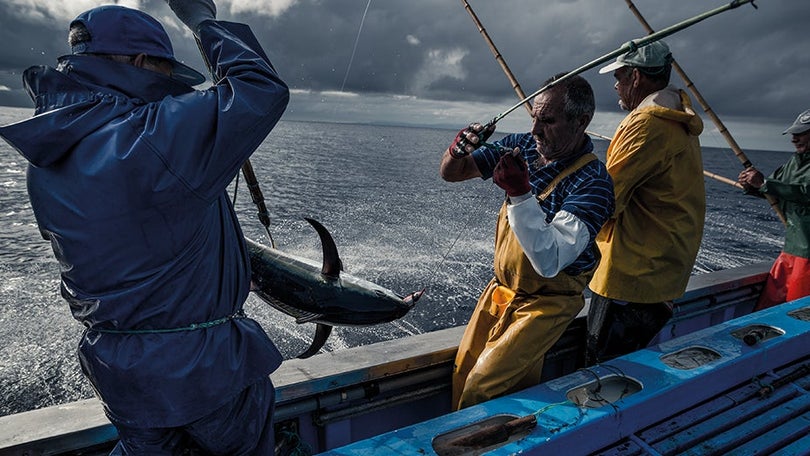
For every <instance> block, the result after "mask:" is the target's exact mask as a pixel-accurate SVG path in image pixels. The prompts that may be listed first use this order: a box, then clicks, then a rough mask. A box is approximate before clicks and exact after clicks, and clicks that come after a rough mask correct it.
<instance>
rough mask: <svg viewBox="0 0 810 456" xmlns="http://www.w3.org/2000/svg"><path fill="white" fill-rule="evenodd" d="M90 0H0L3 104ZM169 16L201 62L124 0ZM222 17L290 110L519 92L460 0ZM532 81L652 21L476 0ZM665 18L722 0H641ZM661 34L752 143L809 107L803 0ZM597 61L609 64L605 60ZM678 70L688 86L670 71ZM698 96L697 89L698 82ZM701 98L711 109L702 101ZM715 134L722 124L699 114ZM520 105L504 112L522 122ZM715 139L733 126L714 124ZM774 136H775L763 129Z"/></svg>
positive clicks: (594, 3) (396, 105) (282, 8)
mask: <svg viewBox="0 0 810 456" xmlns="http://www.w3.org/2000/svg"><path fill="white" fill-rule="evenodd" d="M103 3H113V2H98V1H93V0H3V1H2V3H0V39H2V41H3V43H4V45H3V46H2V47H0V105H5V106H23V107H30V106H32V103H31V101H30V100H29V98H28V96H27V95H26V94H25V92H24V90H23V88H22V84H21V80H20V75H21V72H22V71H23V70H24V69H25V68H27V67H28V66H31V65H38V64H47V65H52V64H53V63H54V62H55V60H56V58H57V57H58V56H60V55H63V54H66V53H68V52H69V51H68V46H67V27H68V24H69V22H70V20H71V19H73V18H74V17H75V16H76V15H78V14H79V13H81V12H82V11H84V10H86V9H89V8H92V7H94V6H97V5H100V4H103ZM117 3H119V4H121V5H124V6H129V7H136V8H140V9H143V10H144V11H146V12H148V13H150V14H152V15H153V16H155V17H156V18H158V19H159V20H160V21H161V22H162V23H163V24H164V26H165V27H166V29H167V31H168V32H169V34H170V36H171V37H172V40H173V42H174V46H175V54H176V55H177V57H178V58H179V59H180V60H183V61H184V62H186V63H187V64H189V65H191V66H193V67H195V68H197V69H200V70H202V69H203V66H202V60H201V58H200V57H199V55H198V51H197V49H196V47H195V44H194V42H193V40H192V39H191V35H190V33H189V32H188V31H187V30H186V29H185V28H184V27H183V26H182V24H180V23H179V22H178V21H177V20H176V19H175V18H174V16H173V15H172V14H171V12H170V11H169V9H168V8H167V7H166V5H165V3H164V2H163V1H160V0H142V1H138V0H123V1H119V2H117ZM216 3H217V7H218V18H219V19H223V20H231V21H236V22H244V23H247V24H249V25H250V26H251V27H252V28H253V30H254V32H255V34H256V36H257V37H258V39H259V41H260V42H261V43H262V44H263V46H264V47H265V50H266V51H267V53H268V54H269V56H270V58H271V60H272V62H273V64H274V65H275V66H276V68H277V69H278V71H279V72H280V74H281V75H282V77H283V79H284V80H285V81H286V82H287V83H288V84H289V86H290V87H291V89H292V90H293V94H292V101H291V105H290V108H289V109H288V111H287V113H286V114H285V119H289V120H337V121H344V122H377V123H380V122H382V123H391V124H404V125H429V126H437V127H448V128H455V127H458V128H460V127H461V126H463V125H464V124H466V123H469V122H470V121H483V122H485V121H488V120H490V119H491V118H493V117H495V116H496V115H498V114H500V113H502V112H504V111H505V110H507V109H508V108H510V107H511V106H513V105H514V104H515V103H516V102H517V101H518V99H517V96H516V95H515V92H514V90H513V89H512V87H511V84H510V83H509V81H508V79H507V77H506V76H505V74H504V72H503V70H502V68H501V66H500V65H499V64H498V62H497V61H496V59H495V58H494V56H493V53H492V51H491V49H490V48H489V46H488V45H487V43H486V41H485V40H484V38H483V37H482V35H481V33H479V30H478V28H477V27H476V26H475V24H474V23H473V21H472V19H471V17H470V15H469V14H468V12H467V11H466V10H465V8H464V4H463V1H461V0H399V1H394V0H371V1H369V0H219V1H217V2H216ZM469 4H470V5H471V7H472V9H473V10H474V12H475V14H477V16H478V18H479V19H480V21H481V23H482V24H483V26H484V28H485V29H486V32H487V33H488V34H489V36H490V37H491V39H492V40H493V42H494V44H495V46H496V47H497V49H498V50H499V51H500V54H501V55H502V57H503V60H504V62H505V63H506V64H507V65H508V66H509V68H510V70H511V71H512V73H513V74H514V76H515V78H516V79H517V81H518V83H519V84H520V85H521V87H522V88H523V90H524V92H525V93H527V94H530V93H532V92H534V91H535V90H536V89H537V88H538V87H539V84H540V82H542V81H543V80H544V79H545V78H546V77H548V76H550V75H552V74H554V73H557V72H561V71H569V70H572V69H574V68H578V67H580V66H582V65H584V64H585V63H588V62H591V61H593V60H595V59H597V58H599V57H601V56H603V55H605V54H608V53H610V52H612V51H614V50H616V49H617V48H619V47H620V46H621V45H622V44H623V43H625V42H626V41H628V40H631V39H636V38H640V37H642V36H644V35H645V34H646V33H645V31H644V29H643V28H642V26H641V25H640V23H639V22H638V20H637V19H636V17H635V16H634V15H633V14H632V12H631V11H630V9H628V4H627V3H626V1H625V0H558V1H554V0H545V1H540V0H469ZM634 4H635V6H636V7H637V8H638V9H639V11H640V12H641V13H642V14H643V15H644V16H645V17H646V19H647V21H648V22H649V23H650V24H651V26H652V27H653V28H654V29H655V30H660V29H663V28H666V27H668V26H671V25H673V24H676V23H679V22H681V21H684V20H686V19H689V18H692V17H694V16H696V15H699V14H702V13H704V12H706V11H709V10H712V9H715V8H718V7H720V6H723V5H725V4H728V0H727V1H710V0H666V1H664V0H635V1H634ZM755 4H756V5H757V6H758V9H755V8H753V7H752V6H751V5H750V4H746V5H742V6H740V7H738V8H736V9H732V10H730V11H726V12H723V13H720V14H719V15H716V16H713V17H710V18H707V19H706V20H704V21H702V22H700V23H698V24H696V25H693V26H691V27H689V28H687V29H684V30H682V31H679V32H677V33H675V34H674V35H672V36H670V37H667V38H665V41H666V42H667V43H668V44H669V45H670V48H671V49H672V52H673V55H674V57H675V59H676V61H677V62H678V63H679V64H680V65H681V66H682V67H683V69H684V70H685V72H686V73H687V74H688V76H689V77H690V78H691V80H692V82H694V84H695V87H697V89H698V90H699V91H700V93H701V94H702V95H703V97H704V98H705V99H706V101H707V102H708V104H709V106H710V107H711V109H712V110H713V111H714V112H715V113H717V114H718V115H719V116H720V118H721V119H723V121H724V122H725V123H726V126H727V127H728V128H729V130H730V131H731V133H732V134H734V135H735V137H737V138H738V141H739V142H740V143H741V145H743V146H744V147H745V146H746V145H747V146H749V147H761V148H776V149H780V148H781V149H784V150H791V147H790V144H789V139H788V138H787V137H784V136H781V132H782V130H784V128H786V127H787V126H788V125H789V124H790V123H791V122H792V121H793V120H794V119H795V118H796V116H797V115H798V114H799V112H801V111H803V110H805V109H808V108H810V96H808V81H810V52H808V50H807V47H808V43H809V42H810V41H808V39H807V38H806V30H807V24H808V23H809V22H810V7H808V4H807V1H806V0H759V1H756V2H755ZM601 66H602V65H600V66H599V67H601ZM599 67H596V68H594V69H591V70H588V71H586V72H584V73H583V76H584V77H585V78H586V79H588V80H589V81H590V82H591V85H592V86H593V87H594V91H595V93H596V99H597V112H598V114H597V117H596V119H595V120H594V123H593V124H592V125H591V128H590V130H591V131H594V132H597V133H600V134H603V135H611V134H612V133H613V130H614V129H615V126H616V124H617V123H618V120H619V119H621V116H622V115H623V114H621V113H620V111H619V108H618V106H617V104H616V94H615V91H614V89H613V79H612V76H610V75H609V74H607V75H600V74H598V73H597V70H598V68H599ZM672 81H673V83H676V84H677V85H680V86H682V87H683V86H684V84H683V82H682V80H681V79H680V78H679V77H678V76H677V75H676V74H674V73H673V80H672ZM693 101H694V96H693ZM694 103H695V107H696V109H697V110H698V111H699V112H701V113H702V109H701V108H700V106H699V104H698V103H697V101H695V102H694ZM703 118H704V121H705V123H706V125H707V133H705V134H704V136H710V137H709V141H710V142H711V141H713V139H712V138H711V134H712V130H713V129H716V127H715V126H714V124H713V123H712V122H711V120H710V119H709V118H708V116H706V115H703ZM527 126H528V117H527V115H526V112H525V111H524V110H523V109H522V108H521V109H518V110H516V111H515V112H513V113H512V114H510V115H509V116H507V117H506V118H505V119H503V120H502V121H501V122H499V129H500V130H501V131H523V130H525V129H526V128H527ZM714 137H715V139H714V140H715V141H722V139H718V138H720V136H719V135H718V134H716V132H715V136H714ZM766 143H767V144H766Z"/></svg>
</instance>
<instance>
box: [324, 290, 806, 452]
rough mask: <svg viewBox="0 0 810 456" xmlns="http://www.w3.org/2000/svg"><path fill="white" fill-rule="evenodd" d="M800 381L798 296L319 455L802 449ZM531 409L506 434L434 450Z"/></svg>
mask: <svg viewBox="0 0 810 456" xmlns="http://www.w3.org/2000/svg"><path fill="white" fill-rule="evenodd" d="M763 330H764V332H763ZM746 335H747V336H750V337H748V338H744V336H746ZM760 336H764V338H762V339H759V337H760ZM744 339H747V341H748V342H746V341H745V340H744ZM749 343H752V344H751V345H749ZM673 354H677V355H673ZM586 387H587V389H586ZM808 391H810V298H804V299H801V300H797V301H794V302H791V303H787V304H784V305H781V306H778V307H774V308H771V309H767V310H764V311H761V312H757V313H754V314H750V315H747V316H744V317H740V318H737V319H734V320H731V321H728V322H726V323H723V324H720V325H717V326H714V327H711V328H707V329H704V330H701V331H698V332H695V333H693V334H690V335H687V336H683V337H679V338H676V339H672V340H669V341H667V342H664V343H661V344H659V345H657V346H654V347H650V348H648V349H645V350H641V351H638V352H635V353H633V354H630V355H627V356H624V357H621V358H617V359H615V360H612V361H610V362H608V363H604V364H601V365H598V366H594V367H593V368H590V369H585V370H579V371H577V372H575V373H573V374H570V375H567V376H564V377H561V378H558V379H556V380H553V381H550V382H547V383H544V384H541V385H538V386H536V387H532V388H529V389H527V390H524V391H522V392H519V393H516V394H512V395H509V396H506V397H503V398H499V399H495V400H492V401H489V402H486V403H484V404H480V405H477V406H474V407H470V408H468V409H465V410H461V411H458V412H455V413H451V414H448V415H445V416H443V417H439V418H436V419H432V420H429V421H425V422H423V423H419V424H416V425H413V426H409V427H405V428H402V429H399V430H396V431H393V432H389V433H385V434H382V435H379V436H376V437H373V438H370V439H367V440H363V441H359V442H356V443H354V444H351V445H348V446H345V447H341V448H336V449H333V450H331V451H328V452H326V453H322V454H328V455H385V454H402V455H431V454H440V455H442V456H443V455H451V454H483V453H484V452H486V454H488V455H506V454H546V455H586V454H600V455H617V456H618V455H623V456H624V455H670V454H686V455H690V454H694V455H698V454H699V455H707V454H718V455H720V454H723V455H725V454H735V455H737V454H740V455H744V454H778V455H797V454H810V393H809V392H808ZM573 392H578V393H577V394H573ZM531 414H534V415H536V417H537V425H536V426H535V427H534V428H532V429H530V430H529V431H527V432H525V433H522V434H519V435H514V436H512V437H511V438H510V439H509V440H507V441H506V442H502V443H496V444H493V445H490V446H488V447H484V448H479V447H474V446H469V447H460V446H452V445H451V446H447V445H445V446H443V447H442V446H438V448H439V451H438V452H437V450H436V448H434V441H435V442H444V443H445V444H447V443H448V442H449V441H453V440H454V439H456V438H458V437H460V436H464V435H468V436H469V435H472V434H473V433H474V431H475V430H477V429H480V427H481V425H480V423H487V424H491V423H496V424H497V423H503V422H505V421H509V420H511V419H512V418H517V417H524V416H527V415H531ZM487 420H489V421H487ZM456 442H458V440H456Z"/></svg>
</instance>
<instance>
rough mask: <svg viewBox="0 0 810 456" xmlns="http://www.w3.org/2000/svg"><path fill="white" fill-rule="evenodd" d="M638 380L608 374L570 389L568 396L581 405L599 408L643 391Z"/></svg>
mask: <svg viewBox="0 0 810 456" xmlns="http://www.w3.org/2000/svg"><path fill="white" fill-rule="evenodd" d="M642 389H643V387H642V386H641V383H639V382H638V381H637V380H635V379H632V378H630V377H627V376H622V375H615V374H612V375H607V376H604V377H599V378H598V379H596V380H593V381H591V382H588V383H585V384H584V385H580V386H577V387H574V388H572V389H570V390H568V393H567V394H566V397H567V398H568V400H569V401H571V402H573V403H574V404H576V405H578V406H580V407H587V408H599V407H603V406H605V405H608V404H612V403H614V402H616V401H620V400H622V399H624V398H625V397H627V396H630V395H633V394H635V393H637V392H639V391H641V390H642Z"/></svg>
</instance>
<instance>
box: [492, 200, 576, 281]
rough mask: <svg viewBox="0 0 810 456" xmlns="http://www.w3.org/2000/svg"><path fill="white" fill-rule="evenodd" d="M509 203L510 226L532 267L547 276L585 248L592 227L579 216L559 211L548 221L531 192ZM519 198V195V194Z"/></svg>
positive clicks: (572, 259) (565, 265) (507, 208)
mask: <svg viewBox="0 0 810 456" xmlns="http://www.w3.org/2000/svg"><path fill="white" fill-rule="evenodd" d="M525 196H526V199H524V200H523V201H520V202H514V201H513V203H512V204H509V205H507V207H506V210H507V214H508V216H509V226H510V227H511V228H512V231H513V232H514V233H515V236H516V237H517V239H518V242H519V243H520V246H521V247H522V248H523V253H525V254H526V258H528V259H529V262H530V263H531V264H532V267H533V268H534V270H535V271H537V273H538V274H540V275H541V276H543V277H554V276H556V275H557V274H559V273H560V271H562V270H563V269H565V268H566V267H567V266H568V265H570V264H571V263H573V262H574V260H576V259H577V257H579V255H580V254H582V252H583V251H585V248H586V247H587V246H588V242H589V241H590V234H589V233H588V227H587V226H586V225H585V223H583V222H582V221H581V220H580V219H579V218H578V217H576V216H575V215H573V214H571V213H569V212H567V211H559V212H557V214H556V215H555V216H554V218H553V219H552V220H551V223H547V222H546V214H545V213H544V212H543V209H542V208H541V207H540V204H538V202H537V200H536V199H535V198H534V197H533V196H532V195H531V194H527V195H525ZM518 199H519V198H518Z"/></svg>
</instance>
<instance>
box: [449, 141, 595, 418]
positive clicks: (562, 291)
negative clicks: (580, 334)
mask: <svg viewBox="0 0 810 456" xmlns="http://www.w3.org/2000/svg"><path fill="white" fill-rule="evenodd" d="M589 155H590V154H589ZM595 158H596V157H595V156H593V158H592V159H595ZM589 160H590V159H589ZM589 160H588V161H589ZM586 162H587V161H586ZM583 164H584V163H575V164H574V165H572V167H571V168H573V169H571V170H570V171H569V170H568V169H566V170H565V171H563V172H562V173H561V174H566V175H567V174H570V172H573V171H574V170H576V169H577V168H579V167H580V166H582V165H583ZM577 165H579V166H577ZM558 181H559V179H555V181H554V182H552V184H550V186H551V185H556V182H558ZM548 193H550V192H549V191H548V189H546V191H544V192H543V193H542V194H541V196H545V195H548ZM592 275H593V272H592V271H588V272H586V273H582V274H579V275H577V276H571V275H568V274H566V273H565V272H560V273H559V274H557V276H555V277H552V278H545V277H542V276H540V275H539V274H537V272H535V270H534V268H533V267H532V265H531V263H530V262H529V259H528V258H526V255H525V254H524V253H523V249H522V248H521V246H520V243H519V242H518V240H517V237H515V235H514V233H513V232H512V229H511V228H510V227H509V222H508V221H507V217H506V203H504V204H503V206H502V207H501V210H500V213H499V214H498V225H497V230H496V233H495V277H494V278H493V279H492V280H491V281H490V282H489V284H488V285H487V287H486V288H485V289H484V291H483V293H482V294H481V297H480V298H479V299H478V304H477V305H476V307H475V310H474V311H473V314H472V316H471V317H470V321H469V323H468V324H467V328H466V330H465V331H464V336H463V337H462V339H461V343H460V344H459V348H458V353H457V354H456V360H455V365H454V368H453V403H452V406H453V408H454V409H461V408H464V407H468V406H470V405H474V404H477V403H480V402H483V401H486V400H489V399H492V398H494V397H498V396H502V395H505V394H508V393H512V392H515V391H519V390H521V389H524V388H526V387H529V386H532V385H535V384H537V383H539V381H540V373H541V371H542V369H543V358H544V357H545V354H546V351H548V349H549V348H551V346H552V345H554V343H555V342H556V341H557V339H559V338H560V336H561V335H562V333H563V332H564V331H565V329H566V328H567V327H568V325H569V324H570V323H571V322H572V321H573V320H574V318H575V317H576V316H577V314H578V313H579V311H580V310H582V307H583V306H584V305H585V300H584V297H583V295H582V292H583V290H584V289H585V286H586V285H587V284H588V281H589V280H590V278H591V276H592Z"/></svg>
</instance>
